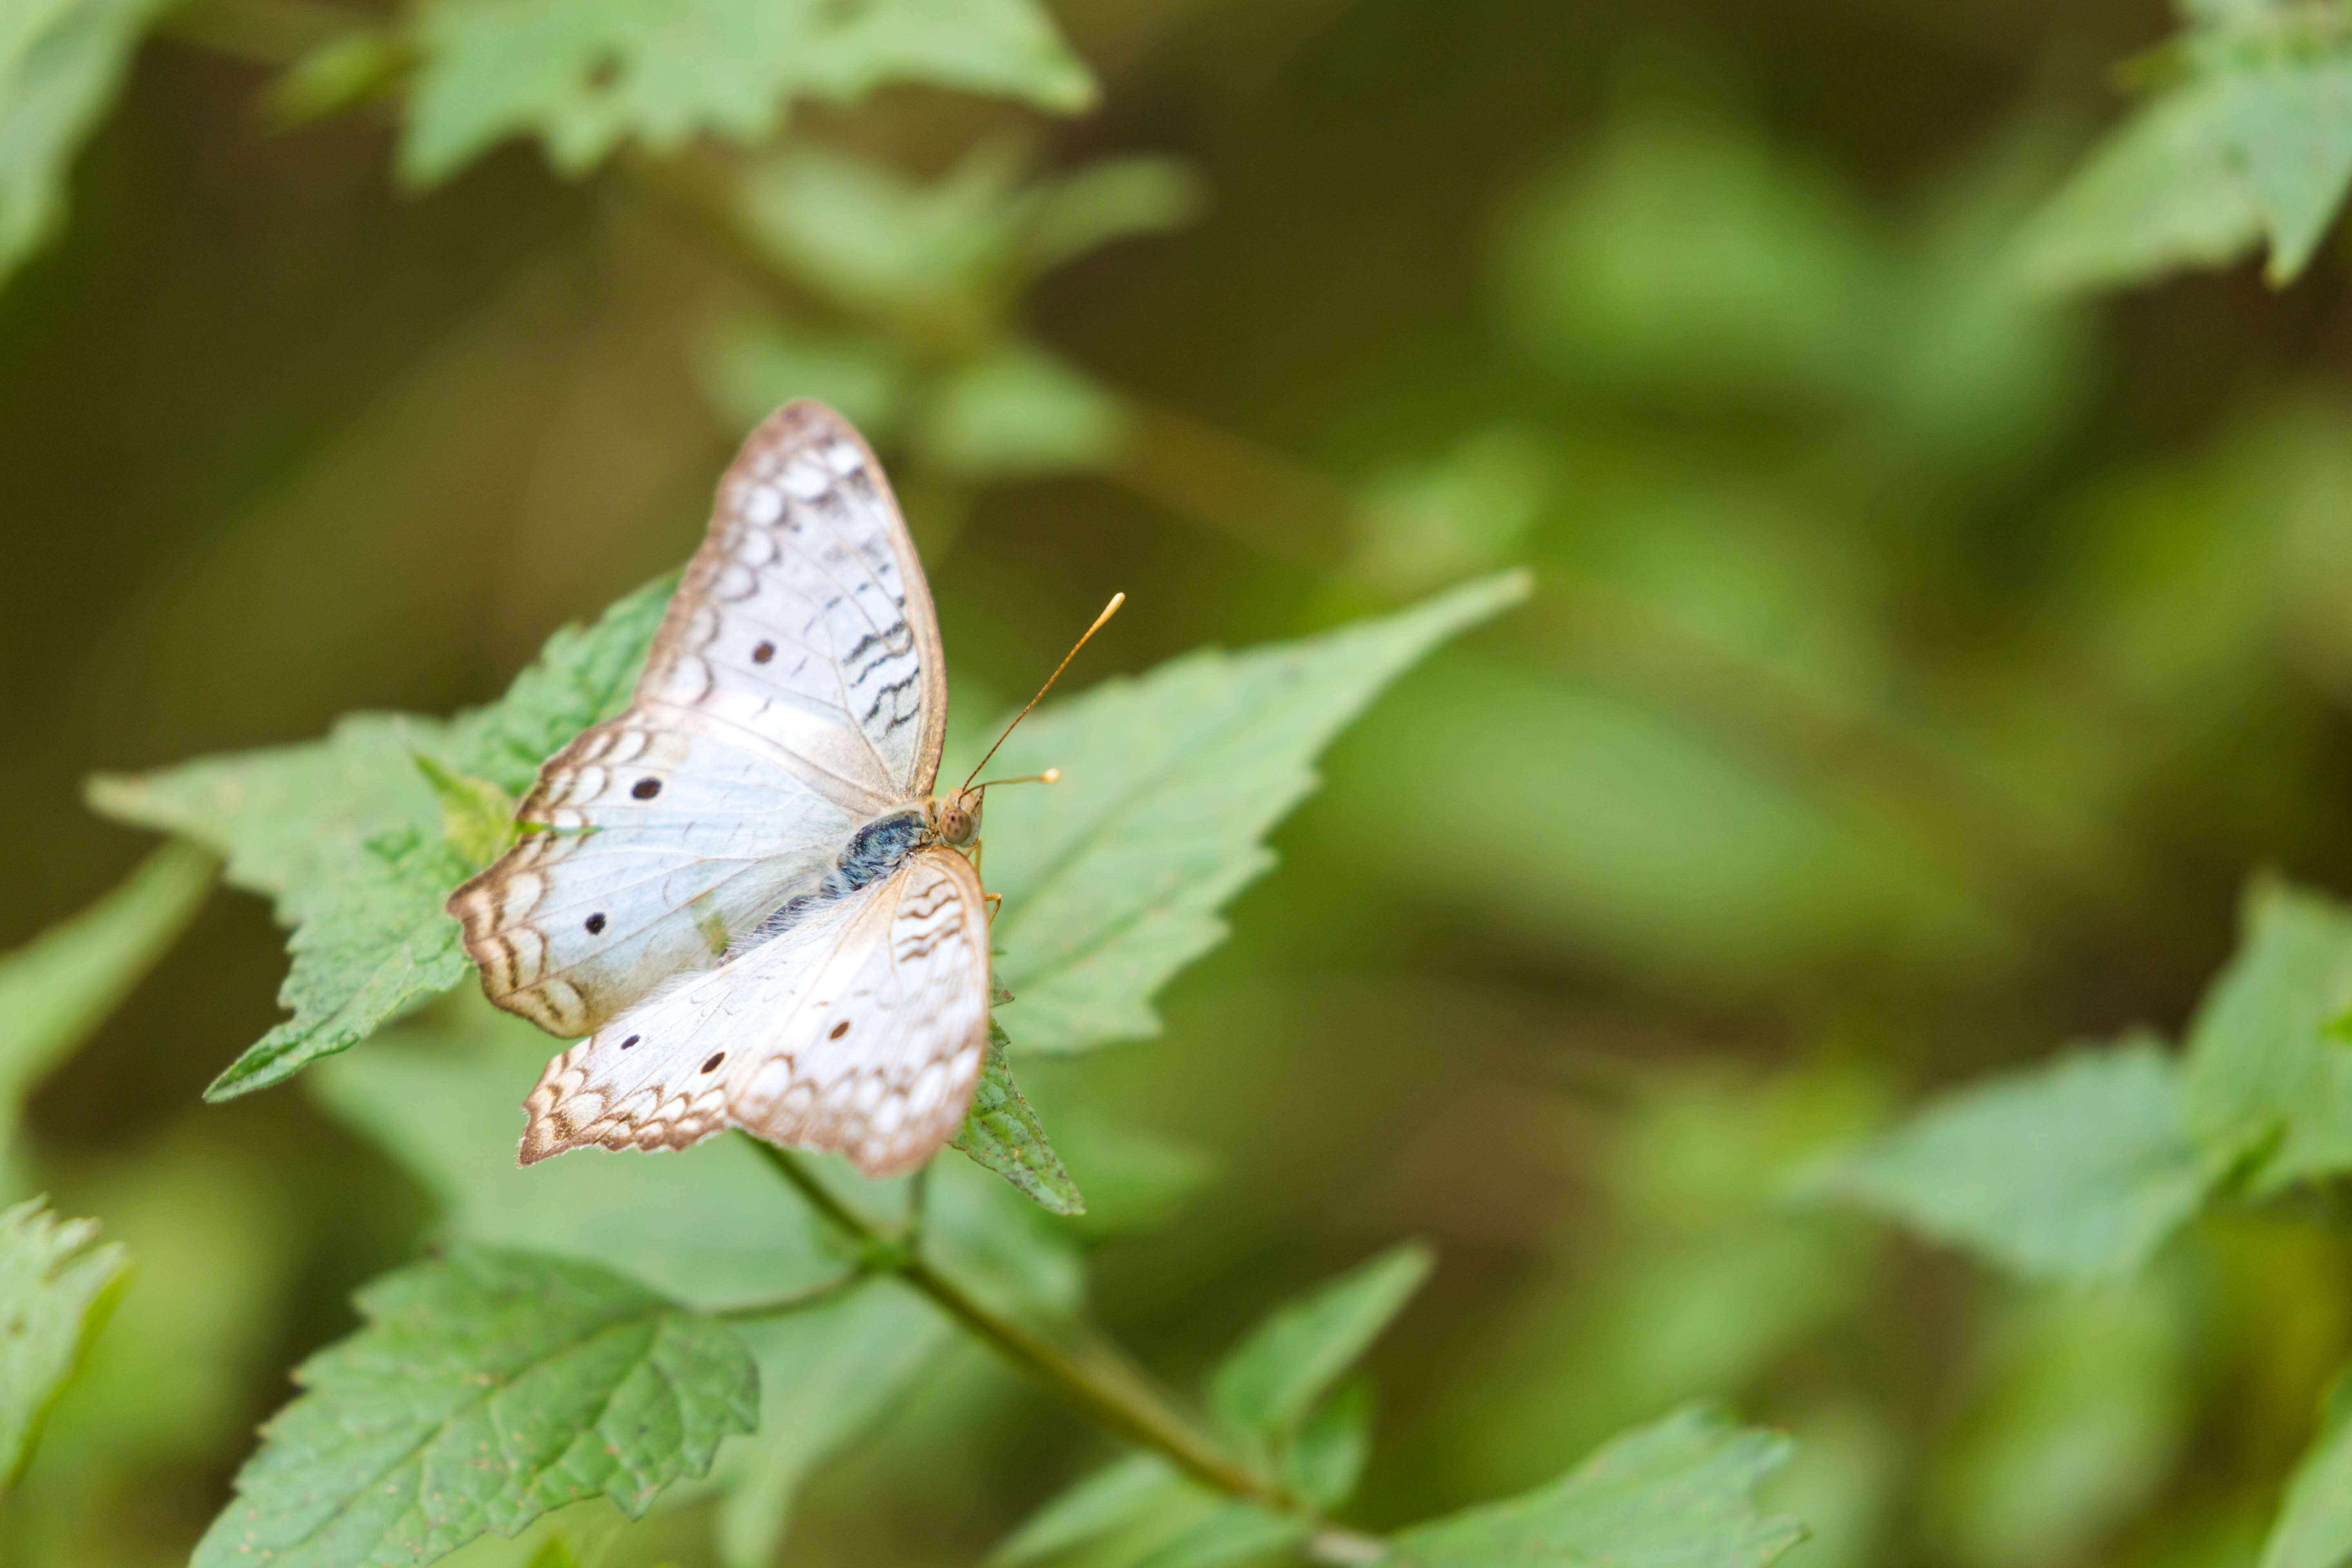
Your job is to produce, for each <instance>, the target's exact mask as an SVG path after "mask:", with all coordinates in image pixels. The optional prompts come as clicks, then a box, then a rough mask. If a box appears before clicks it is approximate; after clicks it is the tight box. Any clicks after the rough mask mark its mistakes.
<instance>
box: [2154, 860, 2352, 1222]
mask: <svg viewBox="0 0 2352 1568" xmlns="http://www.w3.org/2000/svg"><path fill="white" fill-rule="evenodd" d="M2347 1005H2352V910H2346V909H2345V908H2344V907H2343V906H2342V905H2340V904H2337V903H2336V902H2335V901H2334V900H2329V899H2326V898H2323V897H2321V896H2320V895H2318V894H2316V893H2311V892H2305V891H2303V890H2301V889H2294V888H2290V887H2285V886H2281V885H2269V884H2265V885H2259V886H2257V887H2256V888H2255V889H2254V890H2253V891H2252V895H2251V896H2250V897H2249V898H2248V900H2247V906H2246V916H2245V921H2244V935H2243V936H2242V938H2241V939H2240V942H2239V944H2238V952H2237V953H2236V954H2235V956H2233V957H2232V958H2231V960H2230V963H2229V965H2228V967H2226V968H2225V969H2223V970H2222V972H2221V975H2220V977H2219V978H2218V979H2217V980H2215V981H2214V983H2213V984H2212V986H2211V988H2210V989H2209V990H2208V991H2207V992H2206V994H2205V998H2204V1000H2203V1002H2202V1003H2200V1005H2199V1006H2198V1010H2197V1016H2195V1018H2193V1019H2192V1020H2191V1021H2190V1023H2189V1052H2188V1064H2187V1076H2186V1079H2185V1088H2184V1093H2185V1099H2186V1103H2187V1106H2188V1110H2189V1126H2190V1128H2191V1129H2192V1130H2193V1131H2195V1132H2196V1134H2197V1135H2198V1137H2199V1139H2200V1141H2201V1142H2203V1144H2204V1145H2205V1147H2206V1150H2207V1151H2208V1152H2209V1154H2210V1156H2211V1157H2212V1158H2214V1159H2216V1160H2218V1161H2221V1162H2223V1163H2231V1162H2237V1163H2242V1164H2243V1165H2244V1167H2245V1168H2244V1171H2243V1174H2244V1177H2245V1180H2246V1181H2247V1183H2248V1184H2249V1186H2250V1187H2251V1189H2252V1191H2253V1192H2255V1193H2256V1194H2271V1193H2275V1192H2278V1191H2279V1190H2281V1189H2282V1188H2284V1187H2286V1186H2288V1185H2291V1184H2294V1183H2295V1182H2298V1181H2303V1180H2306V1179H2308V1178H2311V1177H2314V1176H2321V1175H2326V1174H2329V1173H2334V1172H2337V1171H2342V1170H2346V1169H2352V1051H2347V1049H2346V1048H2345V1047H2344V1046H2342V1045H2341V1044H2339V1043H2337V1042H2336V1041H2335V1040H2333V1039H2332V1038H2330V1037H2329V1036H2328V1025H2329V1023H2330V1022H2331V1021H2332V1020H2333V1019H2334V1018H2336V1016H2338V1015H2340V1014H2341V1013H2343V1012H2344V1010H2345V1008H2346V1007H2347Z"/></svg>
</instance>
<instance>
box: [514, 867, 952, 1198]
mask: <svg viewBox="0 0 2352 1568" xmlns="http://www.w3.org/2000/svg"><path fill="white" fill-rule="evenodd" d="M988 998H989V988H988V919H987V914H986V911H985V909H984V907H983V905H982V894H981V886H980V879H979V877H978V876H977V875H975V874H974V873H973V871H972V869H971V866H970V865H969V864H968V863H967V862H966V861H965V860H964V858H963V857H962V856H961V855H958V854H956V853H955V852H954V851H952V850H949V849H941V848H936V847H933V848H927V849H919V850H917V851H915V852H914V853H913V854H911V855H909V856H908V858H906V859H905V860H904V861H903V862H901V863H900V865H899V867H898V869H897V870H896V871H894V872H893V873H891V875H890V876H888V877H887V878H885V879H882V880H881V881H880V882H877V883H876V884H874V885H873V886H871V887H868V888H865V889H859V890H858V891H856V892H855V893H851V894H849V895H847V896H845V897H843V898H839V899H835V900H827V901H826V902H824V903H823V904H821V905H818V906H817V907H816V908H815V909H814V910H812V911H811V912H810V913H809V914H808V915H807V917H806V918H804V919H803V920H802V921H799V922H798V923H797V924H794V925H793V926H791V927H789V928H787V929H786V930H785V931H782V933H781V934H779V935H777V936H775V937H772V938H771V939H769V940H768V941H767V942H764V943H762V944H761V945H760V946H759V947H757V948H754V949H752V950H751V951H750V952H745V953H743V954H742V955H741V956H740V957H738V958H736V959H734V960H733V961H731V962H730V963H726V964H724V965H722V966H720V967H719V968H718V969H716V970H712V971H710V972H709V973H702V974H697V975H694V976H692V977H691V978H689V979H688V980H687V981H686V982H685V983H684V984H680V985H678V986H677V988H675V989H673V990H670V991H667V992H665V993H663V994H660V995H657V996H656V997H654V998H652V999H651V1000H649V1001H647V1002H646V1003H644V1004H642V1005H639V1006H636V1007H634V1008H631V1009H630V1010H629V1011H628V1012H627V1013H626V1014H625V1015H623V1016H620V1017H618V1018H615V1019H614V1020H613V1021H612V1022H611V1023H610V1024H607V1025H606V1026H604V1028H603V1029H601V1030H599V1031H598V1032H597V1034H596V1035H595V1036H594V1037H593V1038H591V1039H588V1040H585V1041H583V1042H582V1043H581V1044H579V1045H576V1046H574V1047H572V1048H571V1049H570V1050H568V1051H565V1052H564V1053H563V1054H562V1055H561V1056H559V1057H557V1058H555V1059H554V1060H553V1061H551V1062H550V1063H549V1064H548V1067H547V1071H546V1072H545V1074H544V1075H542V1076H541V1079H540V1081H539V1086H538V1087H537V1088H536V1089H533V1090H532V1091H531V1094H530V1099H529V1100H527V1101H525V1102H524V1107H523V1109H524V1110H525V1111H526V1112H528V1113H529V1115H530V1124H529V1126H528V1127H527V1128H526V1129H525V1131H524V1133H523V1140H522V1151H521V1158H522V1163H524V1164H526V1165H528V1164H531V1163H535V1162H537V1161H539V1160H542V1159H545V1158H547V1157H548V1156H549V1155H551V1154H560V1153H562V1152H565V1151H566V1150H569V1149H577V1148H583V1147H585V1146H588V1145H590V1144H595V1145H599V1146H601V1147H604V1148H607V1149H679V1148H684V1147H686V1146H687V1145H688V1144H690V1143H695V1142H700V1141H701V1140H702V1139H704V1138H707V1137H709V1135H710V1134H711V1133H713V1132H716V1131H719V1129H720V1128H722V1127H724V1126H727V1125H729V1124H730V1123H732V1124H734V1125H737V1126H740V1127H742V1128H745V1129H746V1130H748V1131H751V1132H752V1133H754V1134H756V1135H757V1136H759V1137H761V1138H764V1139H767V1140H768V1141H769V1142H774V1143H782V1144H787V1145H790V1146H792V1147H794V1148H803V1149H829V1150H833V1151H835V1152H840V1153H844V1154H846V1155H848V1156H849V1158H850V1159H852V1160H853V1161H855V1162H856V1163H857V1165H858V1167H859V1168H860V1169H862V1170H864V1171H865V1172H866V1173H867V1174H869V1175H876V1176H887V1175H894V1174H896V1173H898V1172H901V1171H905V1170H908V1169H911V1168H912V1167H914V1166H916V1165H919V1164H920V1163H922V1162H923V1161H924V1160H926V1159H928V1158H929V1157H930V1155H931V1154H932V1153H933V1152H936V1151H937V1150H938V1149H939V1147H940V1144H942V1143H944V1142H947V1141H948V1140H949V1139H950V1138H951V1137H953V1136H954V1135H955V1131H956V1129H957V1128H959V1127H960V1126H961V1125H962V1123H963V1118H964V1113H965V1111H966V1110H968V1109H969V1108H970V1106H971V1094H972V1088H973V1086H974V1085H975V1084H976V1083H977V1082H978V1081H979V1077H980V1063H981V1057H982V1052H983V1050H984V1048H985V1047H986V1045H987V1040H988Z"/></svg>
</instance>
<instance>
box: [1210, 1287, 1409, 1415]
mask: <svg viewBox="0 0 2352 1568" xmlns="http://www.w3.org/2000/svg"><path fill="white" fill-rule="evenodd" d="M1436 1262H1437V1259H1436V1256H1435V1254H1433V1253H1432V1252H1431V1251H1430V1249H1429V1248H1428V1247H1425V1246H1423V1245H1422V1244H1421V1243H1420V1242H1417V1241H1409V1242H1407V1243H1405V1244H1404V1245H1403V1246H1402V1247H1391V1248H1390V1249H1389V1250H1388V1251H1386V1252H1383V1253H1381V1255H1380V1256H1379V1257H1378V1258H1373V1259H1372V1260H1371V1261H1370V1262H1369V1263H1363V1264H1360V1265H1358V1266H1357V1267H1356V1268H1352V1269H1350V1270H1349V1272H1347V1273H1345V1274H1342V1275H1341V1276H1339V1278H1338V1279H1334V1280H1332V1281H1331V1282H1330V1283H1329V1284H1328V1285H1324V1286H1321V1287H1319V1288H1318V1289H1316V1290H1315V1291H1313V1292H1312V1293H1311V1294H1309V1295H1306V1296H1302V1297H1300V1298H1299V1299H1298V1300H1295V1301H1290V1302H1286V1303H1285V1304H1284V1305H1283V1306H1281V1307H1278V1308H1276V1310H1275V1311H1274V1312H1273V1313H1272V1314H1271V1315H1270V1316H1269V1317H1267V1319H1266V1320H1265V1322H1263V1323H1261V1324H1259V1325H1258V1326H1257V1328H1255V1330H1253V1331H1251V1332H1250V1334H1249V1337H1248V1338H1246V1339H1244V1341H1242V1342H1241V1344H1240V1345H1239V1346H1238V1347H1237V1348H1236V1349H1235V1350H1234V1352H1233V1353H1232V1354H1231V1355H1229V1356H1227V1357H1226V1358H1225V1360H1224V1362H1223V1364H1221V1365H1220V1366H1219V1367H1218V1368H1217V1370H1216V1372H1215V1373H1214V1374H1213V1376H1212V1377H1211V1378H1210V1380H1209V1402H1210V1404H1211V1405H1213V1406H1214V1407H1215V1409H1216V1412H1217V1414H1218V1415H1220V1416H1222V1417H1223V1419H1224V1420H1225V1421H1227V1422H1228V1423H1230V1424H1231V1425H1232V1426H1234V1427H1235V1428H1236V1429H1238V1430H1240V1431H1243V1432H1247V1433H1252V1434H1255V1435H1256V1436H1262V1437H1267V1438H1273V1439H1281V1438H1285V1437H1287V1436H1289V1435H1290V1434H1291V1433H1292V1432H1294V1431H1296V1430H1297V1427H1298V1425H1299V1423H1300V1422H1302V1421H1304V1420H1306V1418H1307V1412H1308V1411H1310V1410H1312V1409H1313V1408H1314V1407H1315V1404H1316V1402H1317V1401H1318V1400H1319V1399H1321V1398H1322V1397H1323V1395H1324V1394H1328V1392H1330V1389H1331V1385H1332V1384H1335V1383H1337V1382H1339V1378H1340V1376H1341V1375H1342V1374H1343V1373H1346V1372H1347V1370H1348V1368H1349V1367H1350V1366H1352V1365H1354V1364H1355V1362H1356V1358H1357V1357H1359V1356H1360V1355H1362V1354H1363V1353H1364V1352H1365V1351H1367V1350H1369V1349H1370V1347H1371V1343H1372V1342H1373V1341H1374V1340H1376V1339H1378V1338H1379V1337H1380V1335H1381V1330H1383V1329H1385V1328H1387V1327H1388V1326H1389V1322H1390V1321H1391V1319H1393V1318H1394V1317H1395V1316H1396V1315H1397V1313H1399V1312H1400V1311H1402V1310H1404V1304H1405V1303H1406V1302H1407V1301H1408V1300H1412V1293H1413V1292H1414V1291H1416V1290H1418V1289H1421V1285H1422V1281H1423V1280H1424V1279H1428V1278H1429V1271H1430V1269H1431V1268H1434V1267H1435V1266H1436Z"/></svg>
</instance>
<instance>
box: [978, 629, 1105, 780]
mask: <svg viewBox="0 0 2352 1568" xmlns="http://www.w3.org/2000/svg"><path fill="white" fill-rule="evenodd" d="M1126 603H1127V595H1125V594H1113V595H1111V596H1110V603H1109V604H1108V605H1104V606H1103V611H1102V614H1101V615H1099V616H1096V617H1095V624H1094V625H1093V626H1088V627H1087V629H1086V631H1085V632H1084V633H1083V634H1081V635H1080V637H1078V640H1077V641H1076V642H1074V643H1072V644H1071V645H1070V651H1069V652H1067V653H1066V654H1064V655H1063V656H1062V662H1061V663H1059V664H1057V665H1055V667H1054V673H1053V674H1051V675H1049V676H1047V677H1046V678H1045V685H1043V686H1041V687H1039V688H1038V689H1037V695H1036V696H1034V697H1032V698H1031V699H1029V708H1034V707H1036V706H1037V704H1039V703H1040V702H1043V701H1044V700H1045V693H1047V692H1048V691H1051V690H1053V689H1054V682H1055V681H1057V680H1059V679H1062V671H1064V670H1066V669H1067V668H1070V660H1072V659H1074V658H1077V657H1078V649H1080V648H1082V647H1086V646H1087V637H1092V636H1094V635H1095V634H1096V633H1097V632H1098V631H1100V630H1102V628H1103V623H1104V622H1105V621H1107V620H1108V619H1110V618H1111V616H1115V615H1117V614H1118V607H1119V606H1120V605H1124V604H1126ZM1029 708H1024V709H1023V710H1021V711H1020V712H1018V713H1015V714H1014V715H1013V722H1012V723H1010V724H1007V725H1006V726H1004V733H1003V734H1002V735H999V736H997V737H996V745H994V746H991V747H989V748H988V756H987V757H982V758H981V759H980V762H979V763H977V764H976V765H975V766H974V767H973V768H972V770H971V773H966V774H965V775H964V781H963V787H964V788H966V789H970V788H971V781H972V780H974V779H976V778H978V777H979V776H980V770H981V769H982V768H984V767H986V766H988V758H989V757H992V756H994V755H996V752H997V747H999V746H1002V745H1003V744H1004V742H1006V741H1007V740H1009V739H1010V738H1011V737H1012V734H1013V731H1014V730H1015V729H1016V728H1017V727H1019V725H1020V723H1021V721H1022V720H1024V719H1026V718H1027V717H1029ZM1048 771H1049V772H1050V773H1052V774H1053V775H1054V776H1053V777H1052V778H1049V777H1047V776H1046V775H1045V773H1040V774H1038V775H1037V777H1038V780H1039V782H1041V783H1044V784H1052V783H1053V782H1054V779H1055V778H1058V777H1060V776H1061V770H1060V769H1058V768H1055V769H1051V770H1048ZM997 782H999V783H1001V784H1025V783H1027V782H1028V781H1027V780H1025V779H1002V780H999V781H997Z"/></svg>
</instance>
